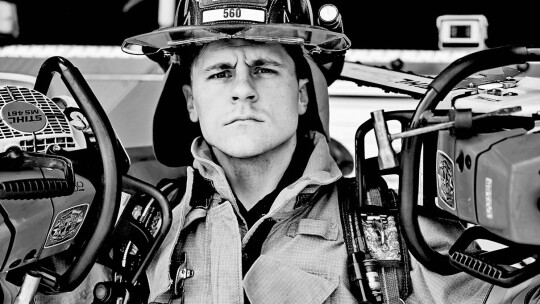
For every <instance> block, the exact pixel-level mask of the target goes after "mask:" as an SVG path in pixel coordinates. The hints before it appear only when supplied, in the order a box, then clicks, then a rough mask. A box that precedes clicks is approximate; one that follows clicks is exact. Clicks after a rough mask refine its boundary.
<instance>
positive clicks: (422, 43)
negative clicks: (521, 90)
mask: <svg viewBox="0 0 540 304" xmlns="http://www.w3.org/2000/svg"><path fill="white" fill-rule="evenodd" d="M323 3H333V4H335V5H336V6H338V8H339V9H340V11H341V14H342V16H343V22H344V29H345V33H346V34H347V36H349V38H350V39H351V41H352V48H355V49H423V50H436V49H437V41H438V34H437V26H436V19H437V17H438V16H440V15H444V14H483V15H484V16H486V18H487V19H488V23H489V25H488V40H487V41H486V44H487V46H488V47H495V46H502V45H508V44H514V45H523V46H536V47H540V1H506V2H499V1H497V2H495V1H492V2H484V1H474V0H470V1H445V2H442V1H441V2H436V1H433V2H431V3H430V4H428V3H424V2H413V1H399V2H395V3H393V2H390V1H381V0H378V1H377V0H376V1H361V0H333V1H332V0H330V1H329V0H312V5H313V10H314V12H316V11H317V8H318V6H320V5H321V4H323ZM126 4H129V5H128V6H126ZM17 6H18V14H19V22H20V36H19V37H18V39H17V43H19V44H81V45H120V44H121V43H122V41H123V40H124V39H125V38H127V37H129V36H133V35H137V34H141V33H144V32H148V31H151V30H154V29H156V28H158V23H157V9H158V0H130V1H126V0H122V1H121V0H91V1H80V0H70V1H67V0H56V1H44V0H41V1H23V0H21V1H18V2H17Z"/></svg>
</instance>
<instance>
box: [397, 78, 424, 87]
mask: <svg viewBox="0 0 540 304" xmlns="http://www.w3.org/2000/svg"><path fill="white" fill-rule="evenodd" d="M396 83H403V84H407V85H410V86H413V87H417V88H422V89H427V88H428V85H429V84H428V83H425V82H421V81H417V80H412V79H407V78H405V79H403V80H400V81H396Z"/></svg>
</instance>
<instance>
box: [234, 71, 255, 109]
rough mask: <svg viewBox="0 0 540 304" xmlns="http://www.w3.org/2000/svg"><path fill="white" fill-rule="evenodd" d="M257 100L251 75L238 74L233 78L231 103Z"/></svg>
mask: <svg viewBox="0 0 540 304" xmlns="http://www.w3.org/2000/svg"><path fill="white" fill-rule="evenodd" d="M258 98H259V95H258V93H257V89H256V87H255V82H254V80H253V78H252V77H251V75H244V73H238V74H237V75H236V77H235V80H234V83H233V88H232V99H233V101H250V102H253V101H256V100H257V99H258Z"/></svg>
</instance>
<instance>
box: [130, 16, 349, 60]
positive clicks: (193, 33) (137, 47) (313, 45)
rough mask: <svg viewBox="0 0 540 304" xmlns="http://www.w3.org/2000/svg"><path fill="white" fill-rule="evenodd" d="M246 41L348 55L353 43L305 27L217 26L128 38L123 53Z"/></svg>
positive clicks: (165, 29)
mask: <svg viewBox="0 0 540 304" xmlns="http://www.w3.org/2000/svg"><path fill="white" fill-rule="evenodd" d="M238 38H239V39H247V40H253V41H260V42H272V43H281V44H297V45H303V46H304V48H306V50H308V52H316V53H317V52H345V51H346V50H347V49H349V48H350V46H351V42H350V40H349V38H347V36H346V35H345V34H342V33H337V32H332V31H329V30H326V29H324V28H321V27H318V26H310V25H304V24H291V23H287V24H217V25H201V26H176V27H169V28H162V29H159V30H156V31H153V32H150V33H146V34H141V35H137V36H133V37H130V38H127V39H126V40H124V42H123V43H122V50H123V51H124V52H126V53H128V54H134V55H151V54H154V53H157V52H159V51H169V52H174V49H175V48H179V47H181V46H184V45H190V44H205V43H210V42H213V41H217V40H222V39H238Z"/></svg>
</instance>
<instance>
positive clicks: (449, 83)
mask: <svg viewBox="0 0 540 304" xmlns="http://www.w3.org/2000/svg"><path fill="white" fill-rule="evenodd" d="M527 61H540V49H529V48H526V47H512V46H504V47H498V48H492V49H487V50H482V51H479V52H475V53H472V54H469V55H467V56H464V57H462V58H459V59H457V60H456V61H454V62H453V63H452V64H450V65H449V66H448V67H447V68H445V69H444V70H443V71H442V72H441V73H440V74H439V75H438V76H437V77H436V78H435V79H434V80H433V82H431V83H430V84H429V89H428V91H427V92H426V94H425V95H424V97H423V98H422V100H421V101H420V103H419V104H418V106H417V108H416V110H415V112H414V114H413V116H412V118H411V121H410V124H409V129H415V128H418V127H420V126H421V122H422V116H423V114H424V112H426V111H433V110H435V108H436V107H437V105H438V103H439V102H440V101H441V100H442V99H443V98H444V97H445V96H446V95H447V94H448V93H449V92H450V91H451V90H452V89H453V88H454V87H455V86H456V85H457V84H458V83H459V82H460V81H461V80H462V79H464V78H466V77H468V76H470V75H471V74H473V73H475V72H479V71H482V70H486V69H489V68H495V67H500V66H505V65H511V64H521V63H525V62H527ZM424 138H425V136H412V137H407V138H404V139H403V143H402V149H401V179H400V186H399V191H400V198H401V204H400V206H399V209H400V216H401V218H402V221H401V222H400V223H401V228H402V231H404V235H403V236H404V238H405V241H406V242H407V245H408V248H409V251H410V252H411V254H412V255H413V256H414V257H415V258H416V259H417V260H418V261H419V262H420V263H421V264H423V265H424V266H425V267H426V268H427V269H429V270H431V271H433V272H436V273H439V274H441V275H451V274H455V273H458V272H460V270H459V269H457V268H456V267H455V266H453V265H452V264H451V263H450V259H449V257H448V256H445V255H443V254H440V253H438V252H437V251H435V250H433V249H432V248H431V247H430V246H429V245H428V244H427V242H426V240H425V239H424V237H423V235H422V232H421V230H420V226H419V223H418V206H417V203H416V202H417V200H418V187H415V185H418V182H419V176H418V175H419V167H420V151H421V146H422V142H423V139H424Z"/></svg>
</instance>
